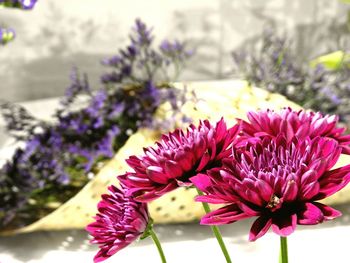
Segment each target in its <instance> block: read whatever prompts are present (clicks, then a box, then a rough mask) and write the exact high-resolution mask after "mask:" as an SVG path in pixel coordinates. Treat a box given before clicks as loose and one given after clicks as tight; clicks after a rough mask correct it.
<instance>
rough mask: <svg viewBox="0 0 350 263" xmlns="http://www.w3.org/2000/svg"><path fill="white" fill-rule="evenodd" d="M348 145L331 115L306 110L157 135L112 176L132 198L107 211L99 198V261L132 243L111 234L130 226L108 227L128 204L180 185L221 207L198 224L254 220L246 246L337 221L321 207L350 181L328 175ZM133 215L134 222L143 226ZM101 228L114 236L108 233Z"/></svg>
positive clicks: (342, 172) (344, 175)
mask: <svg viewBox="0 0 350 263" xmlns="http://www.w3.org/2000/svg"><path fill="white" fill-rule="evenodd" d="M349 145H350V136H349V135H345V134H344V129H343V128H338V127H337V117H336V116H328V115H327V116H323V115H322V114H320V113H314V112H310V111H304V110H300V111H293V110H292V109H290V108H285V109H283V110H282V111H281V112H280V113H278V112H275V111H272V110H264V111H259V112H250V113H248V120H247V121H244V120H238V122H237V123H236V124H235V125H234V126H232V127H230V128H227V126H226V124H225V122H224V120H223V119H221V120H220V121H219V122H218V123H217V124H216V125H215V126H212V125H211V124H210V123H209V122H208V121H202V122H200V124H199V126H198V127H196V126H194V125H191V126H190V127H189V128H188V129H187V130H186V131H185V132H184V131H181V130H176V131H175V132H172V133H169V134H167V135H163V137H162V139H161V140H160V141H158V142H157V143H156V146H154V147H148V148H146V149H144V154H143V155H141V156H131V157H129V158H128V159H127V160H126V162H127V163H128V165H129V166H130V167H131V168H132V172H128V173H126V174H124V175H121V176H118V177H117V178H118V179H119V181H120V183H121V186H122V190H117V189H116V188H113V191H114V192H117V193H119V191H122V192H123V194H124V196H126V197H128V198H131V199H128V201H127V202H125V201H124V200H119V201H116V202H118V206H116V205H115V204H114V202H115V200H113V201H111V202H109V203H108V204H106V202H105V199H106V198H105V197H103V199H104V200H102V201H101V202H102V203H100V205H99V207H103V208H104V209H105V210H104V211H102V210H101V209H100V210H99V211H100V214H99V215H98V217H97V222H95V223H92V224H91V225H90V226H89V227H88V228H87V229H88V230H89V232H90V233H91V234H92V235H93V236H94V239H93V240H94V241H95V242H96V243H98V244H100V248H101V250H100V252H99V253H98V255H100V254H103V255H107V256H108V257H109V256H111V255H112V254H114V253H115V252H117V251H118V249H117V248H116V247H115V245H114V244H118V245H120V246H121V247H124V246H126V245H128V244H129V243H130V241H132V240H134V236H133V235H130V240H125V238H124V236H123V235H121V236H119V235H115V234H114V232H115V231H117V232H119V231H120V232H121V233H126V232H127V231H128V230H129V229H132V228H130V226H129V223H125V224H118V226H117V227H116V228H113V227H114V226H115V225H116V222H119V221H115V220H114V219H115V216H118V215H120V214H122V213H123V211H124V209H125V206H126V205H128V202H130V200H134V202H137V204H138V205H141V203H142V204H146V203H148V202H149V201H152V200H154V199H157V198H159V197H160V196H162V195H164V194H166V193H167V192H169V191H172V190H174V189H175V188H177V187H181V186H185V187H196V188H197V189H198V190H200V192H203V193H204V194H205V195H200V196H198V197H196V201H199V202H204V203H211V204H220V205H221V206H222V207H221V208H219V209H217V210H215V211H212V212H209V213H207V214H206V215H205V216H204V217H203V218H202V219H201V224H206V225H222V224H229V223H233V222H236V221H238V220H242V219H246V218H251V217H257V219H256V220H255V222H254V223H253V225H252V227H251V230H250V234H249V240H250V241H255V240H257V239H258V238H260V237H262V236H263V235H264V234H265V233H266V232H267V231H268V230H269V229H270V227H271V228H272V230H273V232H275V233H276V234H278V235H280V236H282V237H286V236H288V235H290V234H291V233H293V232H294V230H295V228H296V225H297V224H299V225H315V224H319V223H322V222H323V221H327V220H331V219H334V218H336V217H339V216H340V215H341V213H340V212H339V211H337V210H335V209H334V208H332V207H329V206H326V205H324V204H322V203H320V202H319V201H320V200H322V199H324V198H326V197H328V196H330V195H333V194H334V193H336V192H338V191H339V190H341V189H342V188H344V187H345V186H346V185H347V184H348V183H349V182H350V164H349V165H347V166H344V167H340V168H337V169H332V167H333V166H334V165H335V163H336V162H337V160H338V158H339V156H340V154H341V153H346V154H349ZM138 202H140V203H138ZM107 207H108V209H107ZM116 207H117V208H116ZM133 207H134V204H133V205H132V207H131V208H130V209H131V211H133V210H132V208H133ZM115 208H116V209H115ZM111 211H112V213H111ZM131 215H134V217H133V220H135V221H136V220H138V221H142V220H143V217H141V216H140V215H136V216H135V214H134V213H132V214H131ZM101 217H102V218H103V219H104V221H103V222H101V220H100V218H101ZM128 220H129V218H128ZM91 226H92V227H91ZM105 229H116V230H113V231H110V232H109V233H106V231H105ZM106 251H107V252H108V253H107V252H106ZM98 255H97V257H98ZM103 259H105V257H104V258H103Z"/></svg>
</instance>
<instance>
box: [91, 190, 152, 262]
mask: <svg viewBox="0 0 350 263" xmlns="http://www.w3.org/2000/svg"><path fill="white" fill-rule="evenodd" d="M108 190H109V193H110V194H105V195H102V200H101V201H100V203H99V204H98V211H99V213H98V214H97V215H96V216H95V220H96V221H95V222H93V223H91V224H89V225H88V226H87V227H86V230H87V231H88V232H90V234H91V235H92V236H93V239H92V240H91V243H93V244H99V248H100V250H99V252H98V253H97V254H96V256H95V257H94V262H101V261H103V260H105V259H107V258H109V257H110V256H112V255H114V254H115V253H116V252H118V251H119V250H121V249H123V248H124V247H126V246H128V245H129V244H130V243H132V242H133V241H135V240H136V239H137V238H138V237H140V236H141V235H142V234H143V232H144V231H145V229H146V227H147V224H148V220H149V215H148V210H147V206H146V204H143V203H138V202H136V201H134V200H133V199H132V198H130V197H126V196H125V195H124V193H123V191H122V190H120V189H118V188H116V187H115V186H110V187H109V188H108Z"/></svg>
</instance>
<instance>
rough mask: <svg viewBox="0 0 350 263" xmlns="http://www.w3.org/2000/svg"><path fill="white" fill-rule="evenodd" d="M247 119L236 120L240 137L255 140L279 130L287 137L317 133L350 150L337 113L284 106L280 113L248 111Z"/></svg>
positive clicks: (300, 137)
mask: <svg viewBox="0 0 350 263" xmlns="http://www.w3.org/2000/svg"><path fill="white" fill-rule="evenodd" d="M248 120H249V122H247V121H243V120H239V122H240V123H241V128H242V136H241V138H240V140H241V141H245V140H249V141H252V140H256V138H261V137H262V136H271V137H277V136H279V135H281V134H283V136H285V138H286V139H287V141H290V140H291V138H293V137H294V136H295V137H297V138H298V139H299V140H304V138H307V137H310V138H311V139H312V138H315V137H317V136H321V137H328V138H333V139H334V140H336V141H337V142H338V143H339V144H340V145H341V146H342V152H343V153H345V154H350V135H344V131H345V128H338V127H337V126H336V125H337V122H338V116H336V115H331V116H330V115H326V116H323V115H322V114H321V113H319V112H316V113H315V112H312V111H304V110H300V111H293V110H292V109H291V108H285V109H283V110H282V111H281V112H280V113H278V112H274V111H273V110H264V111H259V112H249V113H248Z"/></svg>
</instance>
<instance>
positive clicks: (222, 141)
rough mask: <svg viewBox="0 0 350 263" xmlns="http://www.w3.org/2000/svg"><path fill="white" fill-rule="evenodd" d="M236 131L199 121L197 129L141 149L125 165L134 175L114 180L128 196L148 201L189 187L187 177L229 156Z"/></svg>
mask: <svg viewBox="0 0 350 263" xmlns="http://www.w3.org/2000/svg"><path fill="white" fill-rule="evenodd" d="M238 132H239V126H238V125H235V126H233V127H232V128H229V129H227V126H226V123H225V121H224V120H223V119H221V120H220V121H219V122H217V124H216V126H212V125H211V124H210V123H209V121H208V120H205V121H201V122H200V124H199V126H198V128H197V127H195V126H194V125H191V126H190V127H189V128H188V129H187V131H186V132H183V131H182V130H180V129H177V130H175V132H172V133H169V134H168V135H163V137H162V139H161V141H159V142H157V144H156V147H149V148H146V149H144V155H143V156H140V157H137V156H131V157H130V158H129V159H128V160H127V163H128V164H129V166H130V167H131V168H133V169H134V172H131V173H126V174H125V175H121V176H119V177H118V179H119V180H120V182H121V183H122V185H124V186H125V187H126V188H128V192H127V194H128V195H132V196H134V197H135V198H136V200H138V201H141V202H148V201H151V200H154V199H156V198H158V197H160V196H162V195H163V194H165V193H167V192H169V191H172V190H174V189H175V188H177V187H179V186H190V185H192V183H191V182H190V180H189V179H190V178H191V177H192V176H194V175H196V174H198V173H200V172H202V171H206V170H207V169H210V168H213V167H218V166H220V165H221V160H222V159H223V158H225V157H228V156H229V155H230V154H231V153H232V150H231V146H232V143H233V141H234V139H235V138H236V135H237V134H238Z"/></svg>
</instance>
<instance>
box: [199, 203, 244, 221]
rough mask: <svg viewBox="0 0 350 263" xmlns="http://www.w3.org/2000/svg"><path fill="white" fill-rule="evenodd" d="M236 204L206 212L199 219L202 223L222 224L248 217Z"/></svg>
mask: <svg viewBox="0 0 350 263" xmlns="http://www.w3.org/2000/svg"><path fill="white" fill-rule="evenodd" d="M249 217H250V216H248V215H246V214H245V213H243V212H242V211H241V210H240V209H239V208H238V206H236V205H228V206H225V207H222V208H219V209H218V210H215V211H213V212H210V213H208V214H206V215H205V216H204V217H202V219H201V222H200V223H201V224H202V225H224V224H229V223H233V222H236V221H237V220H241V219H245V218H249Z"/></svg>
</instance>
